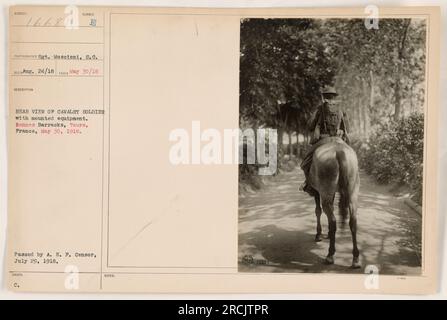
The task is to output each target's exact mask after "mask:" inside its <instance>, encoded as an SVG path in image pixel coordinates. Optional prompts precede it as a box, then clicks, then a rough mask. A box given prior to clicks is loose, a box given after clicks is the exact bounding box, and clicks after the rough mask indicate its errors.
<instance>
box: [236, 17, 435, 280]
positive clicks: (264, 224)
mask: <svg viewBox="0 0 447 320" xmlns="http://www.w3.org/2000/svg"><path fill="white" fill-rule="evenodd" d="M426 26H427V21H426V20H425V19H422V18H383V19H380V20H365V19H347V18H328V19H301V18H300V19H289V18H287V19H283V18H274V19H273V18H272V19H263V18H250V19H249V18H247V19H242V20H241V23H240V101H239V123H240V129H241V133H242V136H241V137H242V139H243V162H242V163H241V164H240V165H239V221H238V264H239V265H238V270H239V272H261V273H271V272H272V273H273V272H275V273H277V272H284V273H295V272H298V273H299V272H301V273H354V274H355V273H357V274H364V273H365V272H368V273H369V272H374V273H379V274H382V275H410V276H411V275H420V274H421V271H422V269H421V261H423V257H422V254H423V253H422V236H421V235H422V222H423V221H422V214H421V208H422V204H423V198H424V197H423V190H424V188H423V176H424V174H423V173H424V170H423V169H424V161H423V160H424V113H425V108H426V98H425V96H426V38H427V27H426ZM260 129H262V130H260ZM264 129H269V130H270V131H271V130H273V131H275V130H276V136H275V135H271V136H270V135H269V138H268V139H267V138H266V134H265V132H264V131H263V130H264ZM272 137H274V138H276V141H272ZM273 146H274V148H273ZM275 149H276V150H275ZM273 150H275V151H276V153H275V155H276V157H272V154H269V157H268V161H266V157H265V153H269V152H270V153H271V152H272V151H273ZM272 159H274V160H272ZM272 161H275V164H274V165H272ZM266 167H270V168H274V169H275V170H273V171H271V172H270V174H266V170H264V171H262V170H260V169H262V168H266ZM267 173H268V172H267Z"/></svg>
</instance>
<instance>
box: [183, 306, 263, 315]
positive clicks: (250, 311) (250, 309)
mask: <svg viewBox="0 0 447 320" xmlns="http://www.w3.org/2000/svg"><path fill="white" fill-rule="evenodd" d="M178 314H179V315H202V316H205V317H206V318H208V317H210V316H211V315H212V314H220V315H229V316H242V317H246V316H252V315H268V314H269V313H268V306H267V305H265V304H224V305H222V306H221V307H220V308H218V307H211V306H209V307H204V306H192V305H188V304H186V305H184V306H181V307H179V310H178Z"/></svg>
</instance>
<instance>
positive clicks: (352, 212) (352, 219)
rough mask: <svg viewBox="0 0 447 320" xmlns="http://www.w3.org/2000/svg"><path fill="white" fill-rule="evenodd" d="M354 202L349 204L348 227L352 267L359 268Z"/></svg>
mask: <svg viewBox="0 0 447 320" xmlns="http://www.w3.org/2000/svg"><path fill="white" fill-rule="evenodd" d="M356 209H357V208H356V205H355V204H354V203H350V204H349V227H350V228H351V235H352V268H360V267H361V265H360V262H359V255H360V252H359V249H358V248H357V212H356V211H357V210H356Z"/></svg>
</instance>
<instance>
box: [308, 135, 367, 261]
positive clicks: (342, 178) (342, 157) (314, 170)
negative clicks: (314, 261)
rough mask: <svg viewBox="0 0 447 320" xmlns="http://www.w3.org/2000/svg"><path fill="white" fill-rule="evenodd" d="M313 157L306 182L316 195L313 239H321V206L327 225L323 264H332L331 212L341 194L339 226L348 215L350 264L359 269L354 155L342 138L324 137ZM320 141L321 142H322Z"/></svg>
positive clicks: (333, 227) (333, 221)
mask: <svg viewBox="0 0 447 320" xmlns="http://www.w3.org/2000/svg"><path fill="white" fill-rule="evenodd" d="M324 140H325V141H324V143H323V144H322V145H321V146H319V147H318V148H317V149H316V150H315V152H314V154H313V159H312V165H311V168H310V173H309V184H310V185H311V186H312V187H313V188H314V189H315V190H316V191H318V195H315V204H316V208H315V214H316V215H317V235H316V237H315V241H321V224H320V217H321V206H320V201H321V205H322V207H323V211H324V213H325V214H326V216H327V218H328V224H329V241H330V242H329V253H328V255H327V257H326V259H325V263H327V264H333V263H334V253H335V232H336V230H337V221H336V219H335V215H334V198H335V193H336V192H339V193H340V202H339V213H340V215H341V219H342V225H344V224H345V221H346V218H347V216H348V214H349V227H350V228H351V235H352V245H353V250H352V255H353V260H352V267H353V268H360V263H359V250H358V248H357V216H356V214H357V198H358V192H359V186H360V178H359V170H358V162H357V155H356V153H355V151H354V150H353V149H352V148H351V147H350V146H348V145H347V144H346V143H345V142H344V141H343V140H342V139H340V138H337V137H329V138H325V139H324ZM321 142H323V141H321Z"/></svg>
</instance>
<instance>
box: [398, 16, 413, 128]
mask: <svg viewBox="0 0 447 320" xmlns="http://www.w3.org/2000/svg"><path fill="white" fill-rule="evenodd" d="M404 23H405V25H404V29H403V32H402V37H401V38H400V40H399V44H398V51H397V59H398V63H397V72H396V79H395V87H394V121H398V120H399V119H400V117H401V114H402V92H401V90H402V89H401V86H400V82H401V77H402V65H403V63H404V59H405V48H406V46H405V45H406V41H407V34H408V29H409V28H410V24H411V19H405V22H404Z"/></svg>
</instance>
